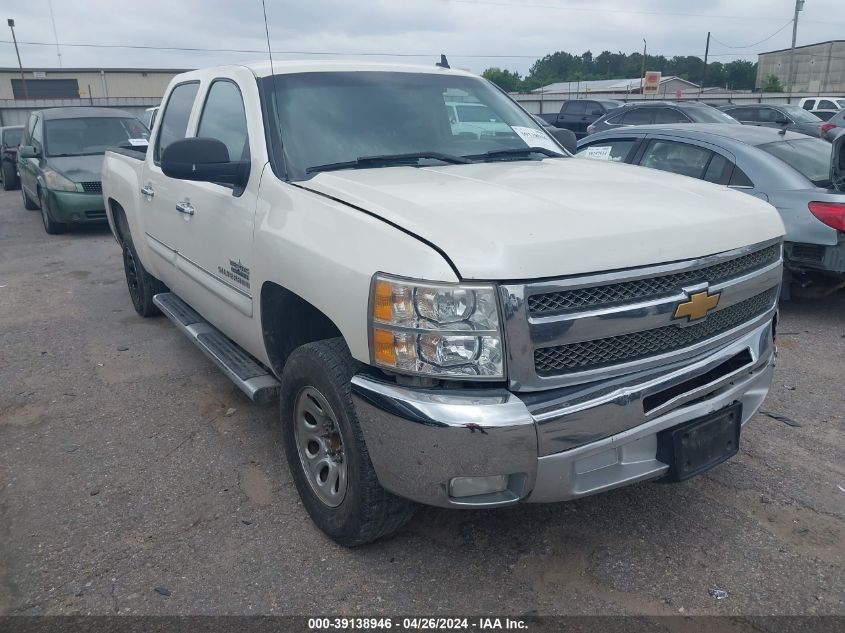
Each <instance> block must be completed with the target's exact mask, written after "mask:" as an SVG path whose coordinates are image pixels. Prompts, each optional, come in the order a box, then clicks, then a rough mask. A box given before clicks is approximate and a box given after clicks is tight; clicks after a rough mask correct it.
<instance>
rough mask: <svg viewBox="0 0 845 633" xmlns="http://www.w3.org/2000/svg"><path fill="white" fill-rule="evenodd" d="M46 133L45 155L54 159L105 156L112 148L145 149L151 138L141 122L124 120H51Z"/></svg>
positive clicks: (91, 118) (92, 118)
mask: <svg viewBox="0 0 845 633" xmlns="http://www.w3.org/2000/svg"><path fill="white" fill-rule="evenodd" d="M44 130H45V143H44V150H45V152H44V153H45V155H46V156H53V157H57V156H91V155H95V154H102V153H104V152H105V151H106V150H107V149H108V148H109V147H117V146H120V145H128V144H131V145H136V144H137V145H143V141H145V140H147V139H148V138H149V136H150V133H149V132H148V131H147V128H146V127H144V124H143V123H141V122H140V121H139V120H138V119H134V118H122V117H84V118H79V119H48V120H47V121H45V122H44ZM130 139H131V140H132V142H130ZM141 139H143V140H141Z"/></svg>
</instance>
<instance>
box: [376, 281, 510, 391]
mask: <svg viewBox="0 0 845 633" xmlns="http://www.w3.org/2000/svg"><path fill="white" fill-rule="evenodd" d="M370 305H371V314H370V356H371V358H372V360H373V363H374V364H375V365H376V366H378V367H383V368H386V369H392V370H395V371H397V372H401V373H409V374H422V375H426V376H432V377H439V378H465V379H470V380H491V379H500V380H501V379H503V378H504V377H505V368H504V351H503V349H502V333H501V327H500V326H499V310H498V301H497V299H496V289H495V287H494V286H492V285H486V284H445V283H427V282H425V281H411V280H405V279H398V278H393V277H389V276H387V275H376V276H375V277H373V283H372V287H371V292H370Z"/></svg>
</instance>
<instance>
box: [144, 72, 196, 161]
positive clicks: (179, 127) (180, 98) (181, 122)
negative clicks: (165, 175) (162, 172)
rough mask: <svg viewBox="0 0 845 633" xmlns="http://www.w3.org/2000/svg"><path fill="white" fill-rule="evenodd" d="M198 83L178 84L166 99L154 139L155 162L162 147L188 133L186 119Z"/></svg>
mask: <svg viewBox="0 0 845 633" xmlns="http://www.w3.org/2000/svg"><path fill="white" fill-rule="evenodd" d="M199 87H200V84H199V82H198V81H194V82H191V83H185V84H180V85H178V86H176V87H175V88H174V89H173V91H172V92H171V93H170V97H169V98H168V99H167V105H166V106H165V107H164V114H163V115H162V118H161V125H159V131H158V138H157V139H156V145H155V153H154V154H153V157H154V159H155V162H156V163H158V162H159V161H160V160H161V153H162V152H163V151H164V148H165V147H167V146H168V145H170V144H171V143H172V142H173V141H179V140H181V139H183V138H185V136H186V135H187V133H188V121H189V120H190V118H191V110H192V109H193V107H194V99H195V98H196V96H197V91H198V90H199Z"/></svg>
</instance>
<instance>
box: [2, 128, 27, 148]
mask: <svg viewBox="0 0 845 633" xmlns="http://www.w3.org/2000/svg"><path fill="white" fill-rule="evenodd" d="M22 132H23V128H13V129H11V130H3V145H7V146H9V147H16V146H18V145H20V143H21V133H22Z"/></svg>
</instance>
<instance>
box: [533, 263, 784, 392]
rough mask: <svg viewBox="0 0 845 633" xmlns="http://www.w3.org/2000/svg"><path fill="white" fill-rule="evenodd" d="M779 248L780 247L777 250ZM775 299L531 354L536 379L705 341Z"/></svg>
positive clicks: (771, 295) (769, 294) (773, 293)
mask: <svg viewBox="0 0 845 633" xmlns="http://www.w3.org/2000/svg"><path fill="white" fill-rule="evenodd" d="M778 248H779V247H778ZM777 295H778V288H777V287H775V288H771V289H769V290H767V291H765V292H762V293H760V294H758V295H756V296H753V297H751V298H750V299H746V300H745V301H741V302H740V303H737V304H734V305H732V306H730V307H728V308H725V309H723V310H719V311H718V312H714V313H712V314H710V315H709V316H708V317H707V318H706V319H705V320H704V321H701V322H700V323H696V324H694V325H690V326H688V327H678V325H667V326H664V327H660V328H656V329H653V330H646V331H644V332H635V333H633V334H624V335H622V336H612V337H609V338H603V339H598V340H594V341H585V342H581V343H572V344H569V345H559V346H556V347H544V348H539V349H536V350H534V367H535V370H536V371H537V374H538V375H541V376H550V375H561V374H565V373H569V372H577V371H582V370H585V369H596V368H601V367H607V366H609V365H618V364H620V363H626V362H630V361H635V360H640V359H643V358H648V357H650V356H657V355H659V354H663V353H666V352H672V351H676V350H679V349H681V348H684V347H688V346H690V345H694V344H696V343H699V342H702V341H705V340H707V339H709V338H711V337H714V336H717V335H719V334H721V333H723V332H726V331H728V330H730V329H732V328H734V327H737V326H739V325H742V324H743V323H745V322H747V321H750V320H752V319H753V318H754V317H757V316H760V315H762V314H764V313H765V312H767V311H768V310H770V309H771V308H772V306H773V305H774V303H775V300H776V299H777Z"/></svg>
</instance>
